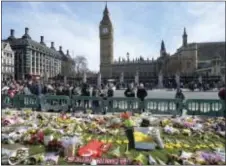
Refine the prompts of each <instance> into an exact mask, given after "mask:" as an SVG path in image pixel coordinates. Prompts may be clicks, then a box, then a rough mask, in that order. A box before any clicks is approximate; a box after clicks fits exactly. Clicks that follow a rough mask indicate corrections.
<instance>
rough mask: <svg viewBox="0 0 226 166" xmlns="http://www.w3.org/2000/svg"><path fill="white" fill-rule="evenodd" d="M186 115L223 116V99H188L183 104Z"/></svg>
mask: <svg viewBox="0 0 226 166" xmlns="http://www.w3.org/2000/svg"><path fill="white" fill-rule="evenodd" d="M185 109H186V110H187V115H205V116H224V111H226V110H225V101H223V100H203V99H188V100H187V101H186V104H185Z"/></svg>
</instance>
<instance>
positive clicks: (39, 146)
mask: <svg viewBox="0 0 226 166" xmlns="http://www.w3.org/2000/svg"><path fill="white" fill-rule="evenodd" d="M1 123H2V126H3V127H2V145H3V146H4V148H5V149H4V150H2V164H4V165H5V164H6V165H7V164H11V165H32V164H35V165H66V164H68V163H70V164H91V165H147V164H155V165H157V164H160V165H165V164H170V165H171V164H172V165H183V164H186V165H188V164H192V165H195V164H198V165H200V164H215V165H219V164H222V163H225V150H224V145H225V129H226V127H225V118H201V117H200V118H197V117H190V116H185V117H176V118H173V117H154V115H151V114H147V113H142V114H136V115H135V114H132V113H131V112H129V111H128V112H123V113H114V114H106V115H95V114H83V113H76V114H71V113H65V112H64V113H44V112H33V111H31V110H28V109H27V110H25V111H16V110H9V109H8V110H7V111H4V110H3V111H2V122H1ZM136 129H137V130H136ZM131 138H133V141H134V142H135V145H136V146H132V144H131V140H132V139H131ZM14 144H17V145H20V146H21V148H18V149H14V150H9V149H10V148H8V147H13V146H14ZM152 144H153V146H152ZM138 145H139V146H140V147H145V148H141V149H139V148H137V147H138ZM146 145H150V146H149V147H148V146H146ZM25 146H26V148H24V147H25ZM138 149H139V150H138ZM144 149H145V150H144Z"/></svg>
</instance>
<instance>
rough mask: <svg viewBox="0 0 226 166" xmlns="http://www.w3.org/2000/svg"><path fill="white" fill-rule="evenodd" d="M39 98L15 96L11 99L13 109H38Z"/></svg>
mask: <svg viewBox="0 0 226 166" xmlns="http://www.w3.org/2000/svg"><path fill="white" fill-rule="evenodd" d="M39 103H40V102H39V98H38V96H36V95H21V94H20V95H16V96H15V97H14V98H13V106H14V107H15V108H32V109H37V108H38V107H39Z"/></svg>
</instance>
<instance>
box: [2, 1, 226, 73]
mask: <svg viewBox="0 0 226 166" xmlns="http://www.w3.org/2000/svg"><path fill="white" fill-rule="evenodd" d="M13 4H15V2H10V3H9V2H8V3H6V2H5V3H3V16H2V21H3V24H2V28H3V36H4V37H8V34H9V29H11V28H14V29H15V33H16V36H17V37H20V36H22V35H23V33H24V28H25V27H29V28H30V36H31V37H32V39H34V40H36V41H40V36H42V35H43V36H45V41H46V43H47V45H49V46H50V42H51V41H54V42H55V47H56V48H57V49H58V47H59V46H60V45H62V46H63V50H64V51H66V49H69V50H70V53H71V54H72V55H73V56H76V55H85V56H86V58H87V60H88V65H89V68H90V69H92V70H95V71H98V70H99V59H100V57H99V56H100V50H99V48H100V45H99V43H100V42H99V32H98V31H99V22H100V20H101V18H102V12H103V8H104V6H105V4H104V3H101V2H95V3H94V2H92V3H91V2H84V3H81V2H68V3H66V2H64V3H63V2H56V3H54V2H51V3H47V2H38V3H37V2H24V3H21V2H20V3H19V2H17V5H18V4H21V6H20V7H18V8H16V7H15V6H16V5H14V7H12V6H13ZM222 4H223V3H210V2H208V3H188V2H187V3H176V2H174V3H173V2H171V3H157V2H139V3H138V2H124V3H123V2H114V3H113V2H112V3H108V8H109V10H110V16H111V19H112V22H113V26H114V58H115V59H118V58H119V57H126V53H127V52H129V53H130V57H131V59H132V58H135V57H138V56H140V55H142V56H144V57H145V58H147V57H148V58H149V59H151V58H152V57H154V58H155V59H156V58H157V57H158V56H159V50H160V43H161V40H162V39H164V41H165V45H166V48H167V51H168V52H170V53H171V54H173V53H174V52H175V51H176V49H177V48H178V47H180V46H181V43H182V38H181V36H182V33H183V27H186V28H187V32H188V40H189V42H203V41H219V40H221V41H222V40H225V39H224V36H225V6H224V5H222Z"/></svg>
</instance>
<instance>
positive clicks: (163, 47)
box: [161, 40, 166, 51]
mask: <svg viewBox="0 0 226 166" xmlns="http://www.w3.org/2000/svg"><path fill="white" fill-rule="evenodd" d="M161 51H166V48H165V43H164V41H163V40H162V43H161Z"/></svg>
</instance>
